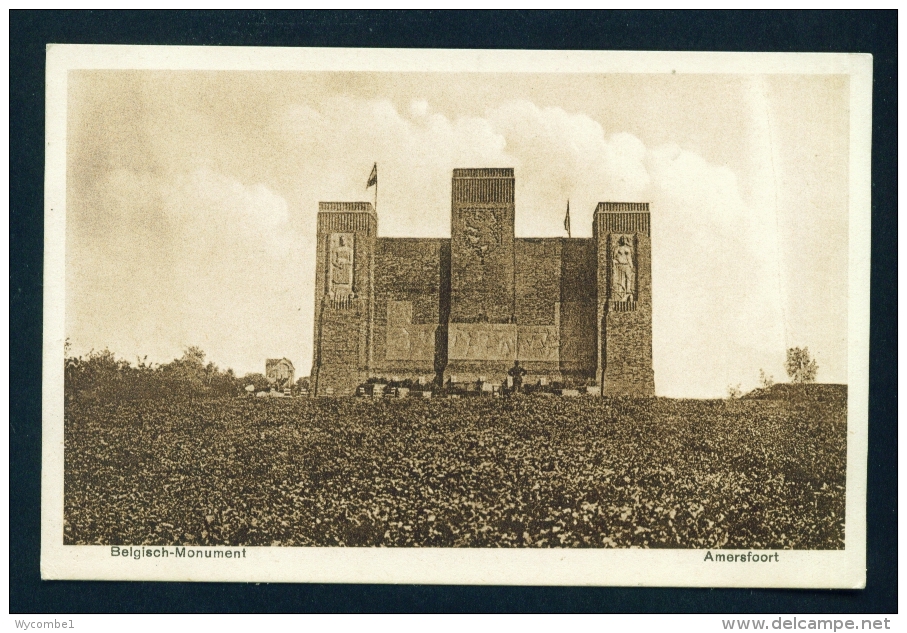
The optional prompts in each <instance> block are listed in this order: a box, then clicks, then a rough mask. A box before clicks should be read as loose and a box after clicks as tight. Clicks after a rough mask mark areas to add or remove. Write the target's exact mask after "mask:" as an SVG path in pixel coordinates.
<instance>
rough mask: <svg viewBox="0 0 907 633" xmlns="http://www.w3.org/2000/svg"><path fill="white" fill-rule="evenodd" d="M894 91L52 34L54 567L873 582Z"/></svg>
mask: <svg viewBox="0 0 907 633" xmlns="http://www.w3.org/2000/svg"><path fill="white" fill-rule="evenodd" d="M871 79H872V59H871V57H869V56H867V55H840V54H834V55H820V54H816V55H804V54H723V53H709V54H705V53H702V54H700V53H625V52H577V51H574V52H568V51H482V50H472V51H466V50H461V51H443V50H377V49H280V48H275V49H263V48H242V49H240V48H216V47H209V48H201V47H199V48H195V47H118V46H63V45H61V46H51V47H49V48H48V51H47V145H46V147H47V171H46V199H45V201H46V211H45V212H46V224H45V226H46V236H45V245H46V251H45V253H46V255H45V256H46V264H45V315H44V346H45V347H44V396H43V397H44V401H43V407H44V408H43V411H44V421H43V424H44V427H43V433H44V435H43V438H44V439H43V460H44V461H43V475H42V476H43V497H42V552H41V571H42V575H43V577H44V578H45V579H118V580H122V579H133V580H190V581H242V582H345V583H349V582H353V583H362V582H365V583H450V584H522V585H570V584H573V585H632V586H706V587H721V586H733V587H839V588H858V587H862V586H863V585H864V583H865V561H866V556H865V547H866V542H865V539H866V536H865V535H866V530H865V514H866V509H865V504H866V448H867V398H868V350H869V256H870V252H869V243H870V242H869V236H870V129H871V127H870V126H871V118H870V117H871Z"/></svg>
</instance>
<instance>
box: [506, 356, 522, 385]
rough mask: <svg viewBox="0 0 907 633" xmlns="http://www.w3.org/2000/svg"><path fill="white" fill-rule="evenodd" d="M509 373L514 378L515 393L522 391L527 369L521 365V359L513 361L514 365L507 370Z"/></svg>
mask: <svg viewBox="0 0 907 633" xmlns="http://www.w3.org/2000/svg"><path fill="white" fill-rule="evenodd" d="M507 375H508V376H510V377H511V378H513V393H520V391H521V390H522V388H523V376H525V375H526V370H525V369H523V368H522V367H520V361H518V360H515V361H513V367H511V368H510V369H509V370H508V371H507Z"/></svg>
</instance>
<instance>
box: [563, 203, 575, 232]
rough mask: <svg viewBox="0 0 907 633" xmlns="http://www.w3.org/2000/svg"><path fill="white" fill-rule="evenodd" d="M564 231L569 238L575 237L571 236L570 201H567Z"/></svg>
mask: <svg viewBox="0 0 907 633" xmlns="http://www.w3.org/2000/svg"><path fill="white" fill-rule="evenodd" d="M564 230H565V231H567V237H573V236H572V235H571V234H570V200H569V199H568V200H567V215H565V216H564Z"/></svg>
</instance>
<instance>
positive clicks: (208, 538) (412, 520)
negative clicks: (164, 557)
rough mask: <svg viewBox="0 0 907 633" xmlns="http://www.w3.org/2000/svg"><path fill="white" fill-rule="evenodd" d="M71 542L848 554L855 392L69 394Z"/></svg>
mask: <svg viewBox="0 0 907 633" xmlns="http://www.w3.org/2000/svg"><path fill="white" fill-rule="evenodd" d="M65 425H66V428H65V438H66V446H65V468H66V470H65V534H64V537H65V542H66V543H68V544H169V545H174V544H204V545H216V544H229V545H346V546H442V547H446V546H463V547H498V546H503V547H630V546H638V547H667V548H705V547H709V548H718V547H726V548H772V549H777V548H810V549H839V548H842V547H843V539H844V482H845V437H846V405H845V403H844V402H842V401H839V400H838V399H832V400H826V399H823V400H811V401H809V402H801V401H791V400H781V401H778V400H774V401H761V400H749V401H741V400H738V401H733V402H728V401H718V400H714V401H706V400H670V399H650V400H608V399H602V398H594V397H583V398H542V397H531V396H529V397H521V398H514V399H509V400H508V399H496V398H487V399H470V400H441V399H432V400H422V399H409V400H393V401H391V400H378V401H374V400H362V399H359V400H357V399H317V400H302V399H294V400H279V399H274V400H272V399H240V398H237V399H226V400H214V401H205V402H199V403H188V402H187V403H176V402H166V401H159V400H158V401H153V400H148V401H139V402H131V403H126V404H122V405H116V404H107V405H98V404H79V403H77V402H71V403H68V404H67V409H66V421H65Z"/></svg>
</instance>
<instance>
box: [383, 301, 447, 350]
mask: <svg viewBox="0 0 907 633" xmlns="http://www.w3.org/2000/svg"><path fill="white" fill-rule="evenodd" d="M412 319H413V304H412V302H411V301H388V302H387V348H386V353H385V356H386V358H387V360H433V359H434V357H435V330H436V329H437V326H436V325H431V324H414V323H413V322H412Z"/></svg>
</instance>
